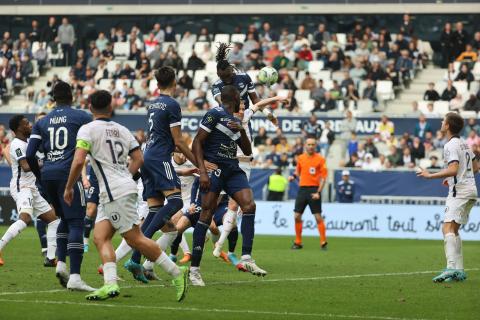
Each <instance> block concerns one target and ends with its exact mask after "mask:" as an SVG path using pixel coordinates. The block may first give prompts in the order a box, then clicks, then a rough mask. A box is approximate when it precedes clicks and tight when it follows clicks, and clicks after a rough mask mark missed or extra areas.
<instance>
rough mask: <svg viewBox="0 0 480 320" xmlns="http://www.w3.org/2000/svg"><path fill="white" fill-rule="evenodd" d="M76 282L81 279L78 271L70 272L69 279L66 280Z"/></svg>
mask: <svg viewBox="0 0 480 320" xmlns="http://www.w3.org/2000/svg"><path fill="white" fill-rule="evenodd" d="M70 281H72V282H78V281H82V278H80V275H79V274H78V273H72V274H71V275H70V279H69V280H68V282H70Z"/></svg>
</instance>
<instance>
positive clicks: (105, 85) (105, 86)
mask: <svg viewBox="0 0 480 320" xmlns="http://www.w3.org/2000/svg"><path fill="white" fill-rule="evenodd" d="M112 81H113V80H112V79H100V82H99V83H98V89H100V90H107V91H108V90H110V83H111V82H112Z"/></svg>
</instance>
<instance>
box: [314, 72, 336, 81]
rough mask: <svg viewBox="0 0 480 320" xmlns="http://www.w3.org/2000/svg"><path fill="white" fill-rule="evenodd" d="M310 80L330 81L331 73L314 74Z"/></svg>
mask: <svg viewBox="0 0 480 320" xmlns="http://www.w3.org/2000/svg"><path fill="white" fill-rule="evenodd" d="M312 78H314V79H315V80H320V79H322V80H323V81H325V80H330V79H331V78H332V72H331V71H330V70H321V71H319V72H317V73H315V74H312Z"/></svg>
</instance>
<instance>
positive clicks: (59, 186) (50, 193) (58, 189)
mask: <svg viewBox="0 0 480 320" xmlns="http://www.w3.org/2000/svg"><path fill="white" fill-rule="evenodd" d="M42 185H43V187H44V190H43V191H44V192H45V193H46V195H47V197H48V199H49V200H50V201H51V204H52V205H53V207H54V208H55V213H56V214H57V216H59V217H60V218H64V219H83V218H85V205H86V201H85V200H86V199H85V190H84V189H83V185H82V183H81V182H80V181H77V182H76V183H75V184H74V186H73V191H74V193H73V201H72V205H71V206H69V205H68V204H67V203H66V202H65V201H64V200H63V193H64V191H65V186H66V185H67V181H66V180H43V181H42Z"/></svg>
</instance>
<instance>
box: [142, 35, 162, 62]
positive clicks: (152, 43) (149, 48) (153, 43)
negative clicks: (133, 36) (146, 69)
mask: <svg viewBox="0 0 480 320" xmlns="http://www.w3.org/2000/svg"><path fill="white" fill-rule="evenodd" d="M159 44H160V42H158V40H157V38H155V33H153V32H150V33H149V35H148V38H147V39H145V53H146V54H147V55H148V56H149V55H150V54H151V53H152V52H153V51H154V50H155V48H156V47H157V45H159Z"/></svg>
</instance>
